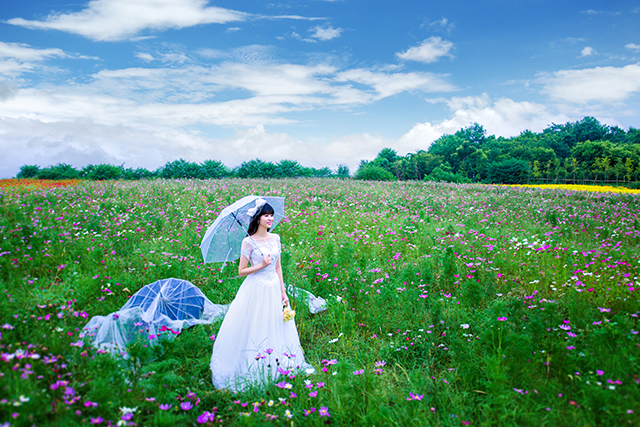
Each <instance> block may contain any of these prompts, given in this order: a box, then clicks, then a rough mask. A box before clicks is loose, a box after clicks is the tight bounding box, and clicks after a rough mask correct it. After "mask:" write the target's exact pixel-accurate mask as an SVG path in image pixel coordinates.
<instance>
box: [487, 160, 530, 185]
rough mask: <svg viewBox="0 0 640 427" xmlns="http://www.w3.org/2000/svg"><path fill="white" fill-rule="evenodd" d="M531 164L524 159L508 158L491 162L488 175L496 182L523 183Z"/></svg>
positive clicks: (491, 180) (490, 179)
mask: <svg viewBox="0 0 640 427" xmlns="http://www.w3.org/2000/svg"><path fill="white" fill-rule="evenodd" d="M528 173H529V165H528V163H527V161H526V160H524V159H506V160H502V161H499V162H493V163H491V164H489V166H488V168H487V175H488V179H489V181H490V182H492V183H494V184H522V183H524V182H526V180H527V175H528Z"/></svg>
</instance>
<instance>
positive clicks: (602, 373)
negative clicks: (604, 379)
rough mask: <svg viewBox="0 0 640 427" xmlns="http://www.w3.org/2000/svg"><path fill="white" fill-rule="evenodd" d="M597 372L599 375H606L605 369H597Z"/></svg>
mask: <svg viewBox="0 0 640 427" xmlns="http://www.w3.org/2000/svg"><path fill="white" fill-rule="evenodd" d="M596 374H598V375H604V371H601V370H600V369H596Z"/></svg>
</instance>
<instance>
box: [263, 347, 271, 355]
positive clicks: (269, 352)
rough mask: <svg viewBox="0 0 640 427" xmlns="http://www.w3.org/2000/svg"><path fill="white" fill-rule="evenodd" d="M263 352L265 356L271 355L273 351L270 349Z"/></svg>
mask: <svg viewBox="0 0 640 427" xmlns="http://www.w3.org/2000/svg"><path fill="white" fill-rule="evenodd" d="M264 352H265V353H267V354H271V353H273V349H272V348H268V349H266V350H265V351H264Z"/></svg>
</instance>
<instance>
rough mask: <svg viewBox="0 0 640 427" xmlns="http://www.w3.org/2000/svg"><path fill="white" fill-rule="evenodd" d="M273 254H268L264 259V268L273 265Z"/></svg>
mask: <svg viewBox="0 0 640 427" xmlns="http://www.w3.org/2000/svg"><path fill="white" fill-rule="evenodd" d="M271 262H272V261H271V254H267V255H265V256H264V258H263V259H262V268H264V267H267V266H269V265H271Z"/></svg>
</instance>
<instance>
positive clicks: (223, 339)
mask: <svg viewBox="0 0 640 427" xmlns="http://www.w3.org/2000/svg"><path fill="white" fill-rule="evenodd" d="M254 209H255V211H256V212H255V213H253V216H252V218H251V223H250V225H249V230H248V234H249V237H245V238H244V240H243V241H242V247H241V253H242V255H241V257H240V265H239V266H238V274H239V275H240V276H247V278H246V279H245V280H244V282H243V283H242V285H241V286H240V289H239V290H238V293H237V294H236V297H235V299H234V300H233V302H232V303H231V305H230V306H229V310H228V312H227V314H226V316H225V318H224V321H223V322H222V326H221V327H220V331H219V333H218V337H217V338H216V341H215V343H214V345H213V354H212V355H211V374H212V380H213V385H214V386H215V387H216V388H219V389H222V388H227V389H229V390H232V391H242V390H245V389H247V388H248V387H250V386H260V385H263V384H265V383H267V382H268V381H269V380H275V379H276V378H277V377H278V376H279V375H287V374H288V372H291V371H292V370H294V369H304V370H307V372H312V371H313V368H312V367H311V365H309V364H308V363H306V362H305V360H304V354H303V352H302V348H301V347H300V339H299V338H298V331H297V330H296V325H295V322H294V321H293V320H291V321H288V322H284V320H283V315H282V307H283V305H284V304H286V305H288V304H289V298H288V297H287V293H286V291H285V287H284V281H283V278H282V266H281V264H280V255H281V249H280V236H278V235H277V234H273V233H270V232H269V230H270V228H271V225H272V224H273V214H274V210H273V207H271V205H269V204H268V203H266V202H265V203H264V204H263V205H261V206H256V208H254ZM249 263H251V266H249Z"/></svg>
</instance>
